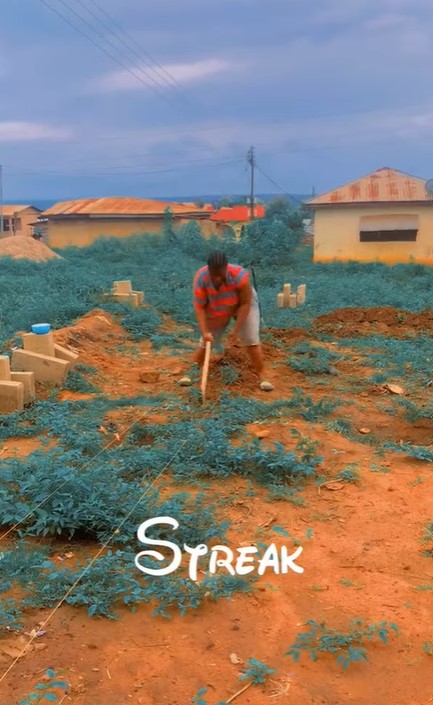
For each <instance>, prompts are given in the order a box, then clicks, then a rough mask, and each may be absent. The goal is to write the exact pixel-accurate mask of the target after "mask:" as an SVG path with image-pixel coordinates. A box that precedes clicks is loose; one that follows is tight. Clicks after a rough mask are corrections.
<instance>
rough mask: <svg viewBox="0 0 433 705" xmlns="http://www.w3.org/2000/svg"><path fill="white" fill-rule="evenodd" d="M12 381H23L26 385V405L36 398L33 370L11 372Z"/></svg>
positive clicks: (24, 385)
mask: <svg viewBox="0 0 433 705" xmlns="http://www.w3.org/2000/svg"><path fill="white" fill-rule="evenodd" d="M11 380H12V382H21V384H22V385H23V387H24V406H26V405H27V404H31V403H32V402H34V400H35V399H36V389H35V375H34V373H33V372H11Z"/></svg>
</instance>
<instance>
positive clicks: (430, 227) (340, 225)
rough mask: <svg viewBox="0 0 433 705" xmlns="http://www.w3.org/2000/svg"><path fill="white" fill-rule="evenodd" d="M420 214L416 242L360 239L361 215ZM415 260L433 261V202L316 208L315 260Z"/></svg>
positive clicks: (400, 261) (390, 261) (401, 261)
mask: <svg viewBox="0 0 433 705" xmlns="http://www.w3.org/2000/svg"><path fill="white" fill-rule="evenodd" d="M381 215H388V216H390V215H408V216H418V218H419V230H418V236H417V241H416V242H360V241H359V230H360V218H361V217H362V216H381ZM411 259H412V260H415V261H417V262H420V263H423V264H433V203H432V204H426V205H420V206H418V205H416V206H414V207H412V208H411V207H407V206H393V207H389V206H386V207H380V206H379V207H376V206H370V207H367V206H364V207H358V206H350V207H345V206H340V207H338V206H337V207H334V206H329V207H324V208H317V209H316V213H315V221H314V261H315V262H330V261H332V260H339V261H343V262H347V261H349V260H353V261H358V262H375V261H379V262H384V263H386V264H397V263H404V262H409V261H410V260H411Z"/></svg>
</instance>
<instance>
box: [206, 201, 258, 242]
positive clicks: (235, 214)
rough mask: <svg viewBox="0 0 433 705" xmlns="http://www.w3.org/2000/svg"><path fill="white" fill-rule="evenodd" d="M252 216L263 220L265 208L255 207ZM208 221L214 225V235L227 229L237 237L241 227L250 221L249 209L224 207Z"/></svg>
mask: <svg viewBox="0 0 433 705" xmlns="http://www.w3.org/2000/svg"><path fill="white" fill-rule="evenodd" d="M253 214H254V218H264V217H265V214H266V211H265V207H264V206H262V205H255V206H254V213H253ZM210 221H211V223H213V224H214V225H215V231H216V234H218V235H219V234H222V233H223V232H224V230H226V229H227V228H228V227H229V228H231V229H232V230H233V231H234V232H235V234H236V235H237V236H239V235H241V233H242V230H243V227H244V226H245V225H246V224H247V223H249V222H250V221H251V207H250V206H233V207H228V206H227V207H226V206H224V207H222V208H220V209H219V210H217V211H216V212H215V213H213V214H212V215H211V217H210Z"/></svg>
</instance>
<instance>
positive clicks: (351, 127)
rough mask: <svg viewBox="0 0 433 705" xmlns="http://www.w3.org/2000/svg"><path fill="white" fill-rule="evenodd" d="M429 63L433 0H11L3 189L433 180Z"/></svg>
mask: <svg viewBox="0 0 433 705" xmlns="http://www.w3.org/2000/svg"><path fill="white" fill-rule="evenodd" d="M432 66H433V2H432V0H314V2H304V1H300V0H157V1H156V0H155V2H150V0H121V1H120V0H14V1H13V2H11V1H9V2H4V3H3V6H2V17H1V24H0V95H1V99H0V164H2V165H3V189H4V198H5V200H6V201H7V200H8V199H10V200H12V199H13V200H16V199H20V198H26V199H29V198H32V199H43V198H46V199H60V198H74V197H86V196H89V197H91V196H102V195H119V196H121V195H131V196H142V197H147V196H164V195H165V196H189V195H198V194H214V193H223V194H230V193H244V192H246V191H247V189H248V169H247V163H246V154H247V151H248V149H249V147H250V145H254V146H255V149H256V157H257V164H258V167H259V169H260V171H258V173H257V190H258V192H262V193H266V192H277V191H281V192H284V191H286V192H288V193H295V194H296V193H297V194H306V193H310V192H311V191H312V188H313V187H315V189H316V191H317V192H320V191H323V190H327V189H329V188H333V187H335V186H337V185H339V184H341V183H344V182H346V181H348V180H352V179H354V178H357V177H358V176H362V175H364V174H366V173H369V172H370V171H373V170H375V169H376V168H379V167H382V166H391V167H395V168H398V169H401V170H403V171H408V172H410V173H413V174H416V175H419V176H422V177H424V178H431V177H433V92H432V75H431V74H432Z"/></svg>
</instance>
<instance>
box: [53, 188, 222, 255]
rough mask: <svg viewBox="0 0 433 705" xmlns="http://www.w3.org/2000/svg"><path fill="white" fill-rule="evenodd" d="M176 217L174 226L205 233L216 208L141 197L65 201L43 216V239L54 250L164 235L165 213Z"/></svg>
mask: <svg viewBox="0 0 433 705" xmlns="http://www.w3.org/2000/svg"><path fill="white" fill-rule="evenodd" d="M167 208H170V209H171V211H172V214H173V227H174V228H175V229H177V228H179V227H180V226H181V225H185V223H188V222H189V221H191V220H196V221H198V225H199V226H202V225H203V228H204V230H206V226H208V225H209V222H210V216H211V215H212V213H213V210H214V209H213V207H212V206H210V205H204V206H203V207H201V208H199V207H198V206H195V205H194V204H192V203H168V202H163V201H154V200H147V199H142V198H88V199H80V200H75V201H62V202H60V203H56V204H55V205H54V206H52V207H51V208H49V209H48V210H46V211H44V212H43V213H42V214H41V217H40V225H41V227H42V228H43V239H44V242H46V243H47V245H49V246H50V247H52V248H55V249H63V248H65V247H87V246H88V245H91V244H92V243H93V242H94V241H95V240H97V239H98V238H100V237H104V236H105V237H119V238H125V237H131V235H141V234H142V233H149V234H152V233H155V234H159V233H161V232H162V229H163V226H164V217H165V211H166V209H167Z"/></svg>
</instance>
